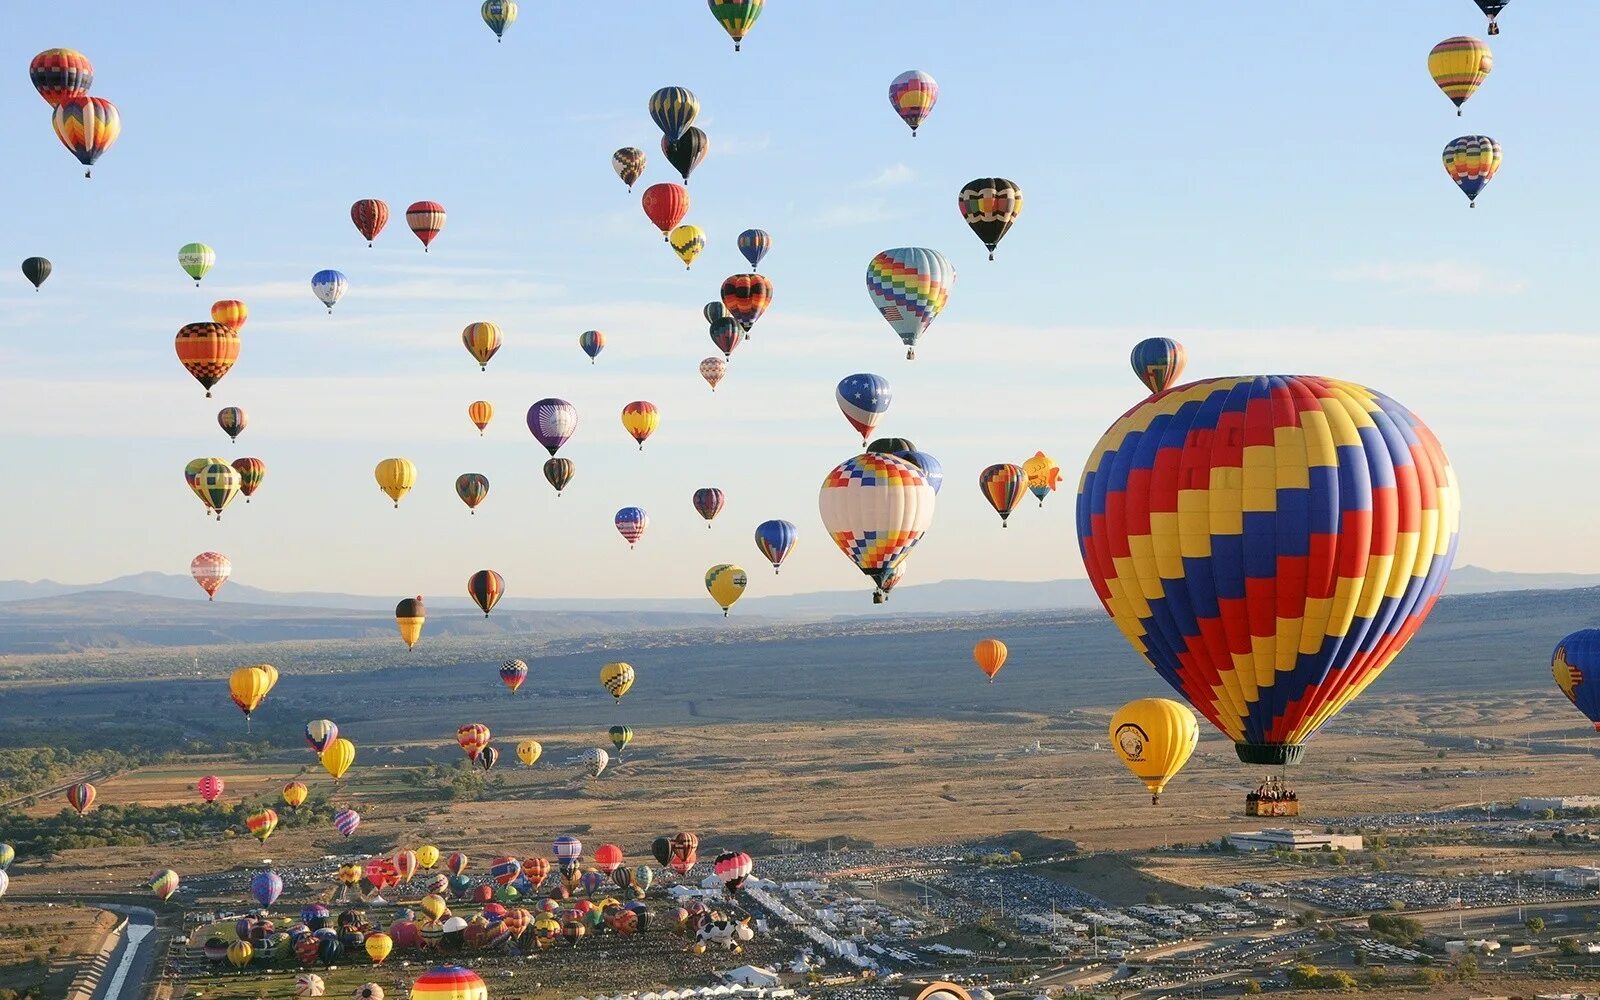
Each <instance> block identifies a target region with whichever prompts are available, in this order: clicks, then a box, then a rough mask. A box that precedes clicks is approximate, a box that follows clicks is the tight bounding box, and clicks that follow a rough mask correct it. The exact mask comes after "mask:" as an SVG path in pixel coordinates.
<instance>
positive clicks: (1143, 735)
mask: <svg viewBox="0 0 1600 1000" xmlns="http://www.w3.org/2000/svg"><path fill="white" fill-rule="evenodd" d="M1110 734H1111V749H1112V750H1114V751H1116V754H1117V757H1118V758H1119V759H1120V760H1121V761H1122V763H1123V764H1124V765H1125V766H1126V767H1127V768H1128V770H1130V771H1132V772H1133V776H1134V777H1135V778H1138V779H1139V780H1140V781H1142V782H1144V787H1145V788H1147V789H1149V790H1150V804H1151V805H1159V804H1160V802H1161V791H1162V789H1164V788H1166V787H1167V782H1169V781H1171V780H1172V778H1173V776H1174V775H1176V774H1177V773H1178V772H1179V771H1181V770H1183V765H1184V764H1186V763H1188V761H1189V755H1190V754H1192V753H1194V748H1195V745H1196V744H1197V743H1198V742H1199V741H1200V726H1199V724H1198V723H1197V722H1196V721H1195V718H1194V713H1193V712H1191V711H1189V708H1188V706H1187V705H1180V704H1179V703H1177V702H1175V701H1173V700H1172V699H1170V698H1140V699H1138V700H1137V701H1130V702H1128V703H1127V704H1126V705H1124V706H1122V707H1121V708H1119V709H1117V712H1116V714H1115V715H1113V716H1112V717H1111V727H1110Z"/></svg>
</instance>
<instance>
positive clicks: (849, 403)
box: [833, 372, 894, 448]
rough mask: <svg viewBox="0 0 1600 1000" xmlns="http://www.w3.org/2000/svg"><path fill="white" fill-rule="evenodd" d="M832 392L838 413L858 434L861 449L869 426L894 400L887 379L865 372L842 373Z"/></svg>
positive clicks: (868, 432)
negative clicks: (843, 374) (836, 386)
mask: <svg viewBox="0 0 1600 1000" xmlns="http://www.w3.org/2000/svg"><path fill="white" fill-rule="evenodd" d="M833 395H834V399H835V400H837V401H838V403H839V412H840V413H842V414H844V418H845V420H847V421H849V423H850V426H851V427H854V428H855V429H856V431H857V432H858V433H860V435H861V446H862V447H863V448H865V447H866V445H867V439H868V438H870V437H871V436H872V431H873V429H874V428H876V427H877V426H878V423H879V421H881V420H882V419H883V415H884V414H885V413H888V412H889V404H890V402H892V401H893V400H894V390H893V389H891V388H890V387H889V380H888V379H886V378H884V377H883V376H882V375H873V374H871V373H869V372H862V373H859V374H856V375H846V376H845V377H844V378H842V379H840V380H839V386H838V388H837V389H835V390H834V394H833Z"/></svg>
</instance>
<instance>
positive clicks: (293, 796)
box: [283, 781, 311, 810]
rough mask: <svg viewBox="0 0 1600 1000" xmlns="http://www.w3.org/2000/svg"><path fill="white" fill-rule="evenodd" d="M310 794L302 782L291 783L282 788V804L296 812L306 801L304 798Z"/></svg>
mask: <svg viewBox="0 0 1600 1000" xmlns="http://www.w3.org/2000/svg"><path fill="white" fill-rule="evenodd" d="M310 793H311V791H310V789H308V788H306V786H305V783H304V782H300V781H291V782H289V783H288V784H287V785H284V786H283V802H284V805H286V806H288V807H289V808H290V809H296V810H298V809H299V808H300V806H301V805H303V804H304V803H305V801H306V796H307V795H309V794H310Z"/></svg>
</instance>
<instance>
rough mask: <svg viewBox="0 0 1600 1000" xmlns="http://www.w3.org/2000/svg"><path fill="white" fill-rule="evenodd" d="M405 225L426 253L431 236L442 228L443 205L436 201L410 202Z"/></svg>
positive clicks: (431, 239) (431, 242) (435, 234)
mask: <svg viewBox="0 0 1600 1000" xmlns="http://www.w3.org/2000/svg"><path fill="white" fill-rule="evenodd" d="M406 225H408V226H410V227H411V231H412V232H413V233H416V234H417V239H419V240H421V241H422V252H423V253H427V252H428V247H429V246H431V245H432V244H433V238H434V237H435V236H438V235H439V232H440V231H441V230H443V229H444V206H443V205H441V204H439V203H438V202H436V201H416V202H412V203H411V205H410V207H408V208H407V209H406Z"/></svg>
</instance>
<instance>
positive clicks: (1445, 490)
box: [1078, 375, 1460, 764]
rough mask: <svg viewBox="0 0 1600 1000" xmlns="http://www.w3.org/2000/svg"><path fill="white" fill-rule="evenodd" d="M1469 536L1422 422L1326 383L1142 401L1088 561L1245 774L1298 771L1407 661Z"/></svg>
mask: <svg viewBox="0 0 1600 1000" xmlns="http://www.w3.org/2000/svg"><path fill="white" fill-rule="evenodd" d="M1196 440H1207V441H1212V444H1213V446H1212V447H1206V448H1196V447H1194V446H1193V442H1194V441H1196ZM1247 456H1248V457H1247ZM1247 467H1248V468H1249V469H1252V470H1274V471H1273V472H1271V473H1268V474H1267V478H1265V479H1262V478H1261V476H1259V475H1257V474H1256V473H1255V472H1251V473H1250V475H1249V476H1246V475H1245V473H1244V471H1243V470H1244V469H1246V468H1247ZM1156 469H1161V470H1165V471H1164V472H1162V473H1155V472H1153V471H1152V470H1156ZM1263 483H1264V484H1265V485H1262V484H1263ZM1180 485H1181V486H1182V488H1181V489H1179V486H1180ZM1180 497H1181V498H1182V499H1181V504H1180ZM1180 506H1181V510H1182V515H1181V516H1180V514H1179V510H1180ZM1459 520H1460V509H1459V488H1458V485H1457V482H1456V476H1455V472H1454V470H1453V469H1452V468H1451V467H1450V463H1449V461H1448V459H1446V458H1445V455H1444V450H1443V449H1442V448H1441V447H1440V446H1439V443H1438V441H1437V440H1436V439H1435V438H1434V436H1433V433H1432V432H1431V431H1429V430H1428V428H1427V427H1426V426H1425V425H1424V424H1423V423H1422V421H1421V420H1419V419H1418V418H1417V417H1416V416H1415V415H1414V414H1412V413H1411V412H1410V411H1408V410H1406V409H1405V408H1404V407H1402V406H1401V405H1400V404H1399V403H1396V402H1395V401H1394V400H1392V399H1390V398H1389V397H1387V396H1384V395H1383V394H1381V393H1378V392H1374V391H1373V390H1371V389H1367V388H1365V387H1363V386H1359V385H1356V384H1354V383H1351V382H1343V381H1339V380H1336V379H1327V378H1320V377H1316V376H1303V375H1301V376H1257V377H1250V376H1238V377H1231V378H1219V379H1207V380H1204V381H1200V382H1193V383H1190V384H1189V385H1186V386H1181V387H1178V388H1174V389H1169V390H1168V391H1167V392H1166V393H1164V394H1162V395H1160V396H1155V397H1152V398H1151V399H1148V400H1145V401H1144V402H1142V403H1140V404H1139V405H1138V406H1135V407H1134V408H1133V409H1131V410H1129V411H1128V412H1127V413H1126V414H1124V415H1123V416H1122V418H1121V419H1119V420H1118V421H1117V422H1116V423H1115V424H1113V425H1112V426H1111V428H1110V429H1109V430H1108V431H1107V432H1106V434H1105V435H1104V436H1103V437H1102V438H1101V439H1100V441H1099V443H1098V444H1097V445H1096V446H1095V448H1094V451H1093V452H1092V453H1091V454H1090V456H1089V459H1088V461H1087V463H1086V464H1085V467H1084V473H1083V478H1082V480H1081V481H1080V485H1079V490H1078V541H1079V548H1080V550H1081V551H1082V554H1083V559H1084V565H1085V567H1086V568H1087V569H1088V575H1089V579H1090V581H1091V582H1092V583H1093V584H1094V587H1095V590H1096V592H1097V593H1098V594H1099V596H1100V599H1101V601H1102V603H1104V605H1105V607H1106V610H1107V611H1108V612H1109V613H1110V615H1111V617H1112V620H1113V621H1114V622H1115V623H1116V624H1117V626H1118V628H1119V629H1121V630H1122V632H1123V634H1124V635H1125V636H1126V637H1127V638H1128V641H1129V643H1131V644H1132V645H1133V646H1134V649H1135V650H1136V651H1137V652H1139V653H1140V654H1142V655H1143V656H1144V657H1145V659H1146V660H1147V661H1148V662H1149V663H1150V665H1151V666H1152V667H1154V668H1155V669H1156V671H1157V672H1158V673H1159V674H1160V675H1161V677H1162V679H1163V680H1165V681H1167V683H1169V684H1171V685H1172V686H1173V687H1174V688H1176V689H1177V690H1178V691H1179V693H1181V694H1182V695H1183V696H1184V698H1185V699H1186V700H1187V701H1188V702H1189V703H1190V704H1191V705H1193V706H1194V707H1195V708H1196V709H1197V710H1199V712H1200V713H1201V714H1202V715H1204V716H1205V717H1206V718H1208V719H1210V720H1211V722H1212V724H1213V725H1215V726H1216V727H1217V728H1218V729H1220V730H1222V731H1223V732H1224V733H1225V734H1226V735H1227V736H1228V737H1229V738H1231V739H1232V740H1233V741H1234V742H1235V744H1237V750H1238V753H1239V758H1240V760H1242V761H1244V762H1245V763H1249V764H1285V763H1293V762H1295V761H1297V760H1299V758H1300V757H1301V755H1302V754H1303V752H1304V744H1305V741H1306V740H1307V739H1308V738H1310V737H1311V736H1312V735H1313V734H1314V733H1315V732H1316V731H1317V730H1318V729H1319V728H1321V727H1322V725H1323V724H1325V723H1326V722H1327V721H1328V720H1329V719H1331V718H1332V717H1333V716H1334V715H1335V714H1336V713H1337V712H1338V711H1339V710H1340V709H1341V708H1343V707H1344V706H1345V705H1346V704H1348V703H1349V702H1350V701H1351V699H1353V698H1354V697H1355V696H1356V695H1357V694H1359V693H1360V692H1361V691H1362V690H1363V689H1364V688H1365V687H1366V686H1367V685H1368V684H1370V683H1371V682H1372V681H1373V680H1374V679H1376V678H1377V676H1378V674H1379V673H1381V672H1382V671H1383V669H1384V668H1385V667H1386V666H1388V665H1389V663H1390V662H1391V661H1392V660H1393V659H1394V657H1395V656H1396V655H1397V654H1398V653H1399V652H1400V650H1401V649H1402V648H1404V646H1405V644H1406V643H1407V642H1408V641H1409V640H1410V638H1411V636H1412V635H1414V634H1415V633H1416V631H1417V629H1418V628H1419V627H1420V626H1421V625H1422V622H1423V620H1424V619H1425V618H1426V617H1427V615H1428V612H1429V611H1431V610H1432V607H1433V603H1434V601H1435V600H1436V599H1437V597H1438V595H1439V592H1440V590H1441V589H1442V588H1443V586H1444V578H1445V574H1446V573H1447V572H1448V570H1449V566H1450V562H1451V560H1452V559H1453V558H1454V556H1455V548H1456V532H1457V528H1458V525H1459ZM1132 551H1139V552H1141V553H1143V555H1141V556H1140V557H1139V558H1137V559H1135V558H1133V557H1132V556H1131V555H1130V553H1131V552H1132Z"/></svg>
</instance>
